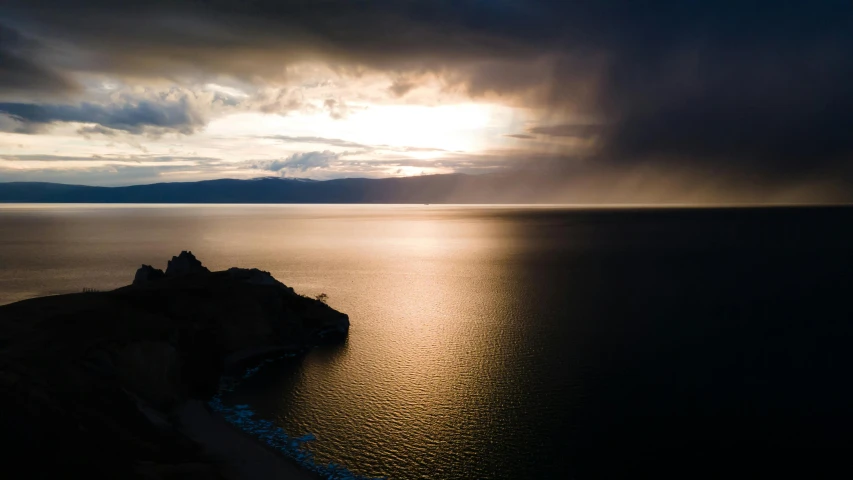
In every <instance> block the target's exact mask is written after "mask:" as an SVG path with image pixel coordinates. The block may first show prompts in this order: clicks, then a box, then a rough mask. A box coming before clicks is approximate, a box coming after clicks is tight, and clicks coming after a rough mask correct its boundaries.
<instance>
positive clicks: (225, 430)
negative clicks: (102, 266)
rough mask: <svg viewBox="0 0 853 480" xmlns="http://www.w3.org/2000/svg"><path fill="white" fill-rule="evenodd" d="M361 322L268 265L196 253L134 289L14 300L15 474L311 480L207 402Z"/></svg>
mask: <svg viewBox="0 0 853 480" xmlns="http://www.w3.org/2000/svg"><path fill="white" fill-rule="evenodd" d="M348 329H349V319H348V317H347V316H346V315H345V314H343V313H340V312H338V311H336V310H334V309H333V308H331V307H329V306H328V305H326V304H325V303H324V302H322V301H320V300H316V299H312V298H308V297H304V296H301V295H299V294H297V293H295V292H294V291H293V289H292V288H289V287H287V286H286V285H284V284H283V283H281V282H279V281H278V280H276V279H275V278H273V277H272V276H271V275H270V274H269V273H268V272H265V271H262V270H258V269H241V268H232V269H229V270H225V271H218V272H211V271H209V270H208V269H207V268H205V267H204V266H203V265H202V264H201V262H200V261H198V260H197V259H196V258H195V257H194V256H193V255H192V253H191V252H181V254H180V255H178V256H176V257H173V258H172V260H171V261H169V263H168V267H167V268H166V270H165V271H162V270H159V269H156V268H154V267H151V266H147V265H143V266H142V267H141V268H140V269H139V270H138V271H137V272H136V275H135V278H134V280H133V284H132V285H129V286H126V287H122V288H119V289H116V290H113V291H109V292H91V291H87V292H84V293H77V294H68V295H58V296H50V297H42V298H35V299H31V300H25V301H21V302H18V303H14V304H10V305H5V306H0V439H2V443H3V445H4V457H5V458H6V459H7V460H5V461H4V470H5V471H6V472H7V473H9V474H10V476H9V477H8V478H19V477H18V476H17V475H22V476H25V477H26V478H47V477H48V475H50V476H52V477H53V478H69V477H72V476H73V477H77V478H139V479H153V480H160V479H163V480H165V479H178V478H180V479H242V478H251V477H257V476H264V477H265V476H267V475H273V476H276V478H306V477H308V478H310V475H308V474H306V473H304V472H301V471H300V470H299V469H297V468H296V467H295V466H294V465H291V464H289V463H288V462H287V461H286V460H285V459H284V458H277V457H276V456H275V455H273V454H272V453H270V452H268V451H266V450H264V449H263V447H261V446H260V445H254V444H252V442H250V441H248V440H247V439H246V438H245V436H243V435H241V434H240V433H239V432H236V431H235V430H234V429H231V428H229V426H228V425H227V424H226V423H225V422H224V421H223V420H221V419H218V418H216V414H215V413H214V412H211V411H209V409H206V408H205V401H206V400H208V399H210V398H211V397H212V396H214V395H215V394H216V393H217V391H218V388H219V385H220V378H221V377H222V376H223V375H224V374H226V373H228V372H229V371H236V370H237V369H239V368H244V367H245V366H246V365H247V364H250V363H251V362H252V361H258V360H259V359H261V358H263V357H265V356H269V355H281V354H284V353H289V354H298V353H301V352H304V351H306V350H307V349H309V348H311V347H312V346H314V345H317V344H319V343H327V342H340V341H342V340H344V339H345V338H346V335H347V333H348ZM36 459H42V460H41V461H38V460H36ZM15 472H18V473H15ZM21 478H23V477H21Z"/></svg>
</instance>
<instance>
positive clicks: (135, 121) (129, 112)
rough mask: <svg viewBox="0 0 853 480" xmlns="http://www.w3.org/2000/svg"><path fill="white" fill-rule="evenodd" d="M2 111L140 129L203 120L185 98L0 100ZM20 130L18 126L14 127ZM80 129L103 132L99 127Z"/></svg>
mask: <svg viewBox="0 0 853 480" xmlns="http://www.w3.org/2000/svg"><path fill="white" fill-rule="evenodd" d="M0 114H5V115H7V116H9V117H11V118H12V119H14V120H16V121H17V122H19V123H21V124H23V125H34V126H40V125H46V124H51V123H56V122H80V123H94V124H98V125H101V126H102V127H105V128H107V129H112V130H124V131H127V132H130V133H143V132H144V131H146V129H152V128H153V129H155V130H156V131H163V130H167V131H177V132H181V133H192V132H193V131H195V129H197V128H199V127H201V126H203V125H204V124H205V120H204V119H203V118H202V117H201V116H200V115H199V114H198V113H197V112H195V111H194V110H193V108H192V105H191V104H190V103H189V102H188V101H185V100H178V101H170V102H155V101H150V100H141V101H138V102H133V103H125V104H108V105H98V104H94V103H81V104H79V105H37V104H30V103H9V102H7V103H0ZM16 131H20V130H16ZM83 133H104V130H102V129H94V130H87V131H85V132H83Z"/></svg>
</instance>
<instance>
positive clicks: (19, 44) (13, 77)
mask: <svg viewBox="0 0 853 480" xmlns="http://www.w3.org/2000/svg"><path fill="white" fill-rule="evenodd" d="M40 48H41V47H40V45H39V44H38V43H37V42H36V41H34V40H32V39H30V38H27V37H25V36H23V35H21V33H20V32H18V31H17V30H14V29H12V28H9V27H7V26H4V25H3V24H0V94H6V95H8V94H26V93H67V92H72V91H75V90H77V85H76V84H75V83H74V82H72V81H71V80H69V79H68V78H66V77H65V76H63V75H62V74H60V73H58V72H56V71H54V70H52V69H51V68H50V67H49V66H46V65H39V64H38V63H37V62H36V61H35V60H33V54H34V52H37V51H38V50H39V49H40Z"/></svg>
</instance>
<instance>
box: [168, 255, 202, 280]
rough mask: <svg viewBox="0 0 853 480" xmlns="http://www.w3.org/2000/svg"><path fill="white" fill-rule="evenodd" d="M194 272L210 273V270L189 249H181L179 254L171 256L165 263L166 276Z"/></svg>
mask: <svg viewBox="0 0 853 480" xmlns="http://www.w3.org/2000/svg"><path fill="white" fill-rule="evenodd" d="M195 273H210V270H208V269H207V268H206V267H205V266H204V265H202V264H201V262H200V261H198V259H196V258H195V255H193V252H190V251H186V250H185V251H182V252H181V254H180V255H178V256H176V257H172V259H171V260H169V263H168V264H167V265H166V275H168V276H173V277H177V276H180V275H191V274H195Z"/></svg>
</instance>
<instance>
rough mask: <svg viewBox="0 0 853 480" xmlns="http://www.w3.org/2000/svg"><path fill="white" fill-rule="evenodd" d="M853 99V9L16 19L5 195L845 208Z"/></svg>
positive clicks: (11, 28) (118, 9) (100, 3)
mask: <svg viewBox="0 0 853 480" xmlns="http://www.w3.org/2000/svg"><path fill="white" fill-rule="evenodd" d="M851 85H853V2H850V1H849V0H844V1H841V0H839V1H835V0H819V1H814V2H804V1H798V2H786V1H778V0H777V1H772V2H771V1H748V0H740V1H728V0H720V1H714V2H710V1H707V2H706V1H689V0H678V1H675V0H673V1H670V0H660V1H656V2H650V3H649V2H633V1H627V0H619V1H616V0H614V1H608V0H600V1H572V0H566V1H560V2H557V1H550V0H524V1H518V0H453V1H444V0H428V1H418V0H393V1H392V0H377V1H363V0H276V1H272V0H269V1H268V0H177V1H174V0H173V1H168V2H166V1H160V0H153V1H152V0H146V1H139V0H125V1H106V0H85V1H84V0H79V1H74V0H5V1H4V2H2V5H0V181H21V180H26V181H53V182H62V183H75V184H86V185H129V184H140V183H155V182H171V181H193V180H202V179H212V178H252V177H259V176H280V177H301V178H312V179H319V180H322V179H330V178H342V177H371V178H379V177H390V176H411V175H423V174H443V173H466V174H490V173H495V174H500V173H504V174H515V173H516V172H519V171H521V172H531V171H535V172H539V175H540V176H542V175H545V176H548V177H549V178H552V179H553V178H560V179H565V184H564V187H563V188H565V189H575V191H577V190H579V189H581V190H584V189H585V190H584V191H589V192H591V194H592V192H593V191H594V193H595V194H596V195H597V196H598V197H601V198H605V199H606V197H607V196H608V194H609V192H612V193H613V196H614V197H619V198H630V197H631V195H633V194H634V193H637V194H638V195H640V193H641V192H642V191H646V192H648V191H654V192H657V194H658V196H657V197H655V198H663V197H665V196H666V193H667V192H679V195H680V196H684V195H688V196H689V195H690V194H691V192H693V193H695V192H704V193H703V194H709V193H708V192H711V193H710V194H709V195H710V196H742V197H744V198H747V197H748V198H753V199H769V200H774V199H782V200H785V199H787V200H790V201H798V200H827V201H832V200H837V201H841V200H846V199H848V198H850V197H853V194H850V193H849V192H851V191H853V188H851V186H853V168H851V160H853V135H851V131H853V87H852V86H851ZM543 172H544V173H543ZM519 178H534V177H530V176H525V175H521V176H520V177H519ZM602 192H604V194H602ZM598 197H597V198H598ZM851 199H853V198H851Z"/></svg>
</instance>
